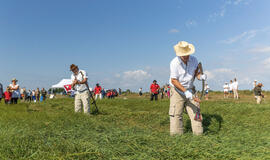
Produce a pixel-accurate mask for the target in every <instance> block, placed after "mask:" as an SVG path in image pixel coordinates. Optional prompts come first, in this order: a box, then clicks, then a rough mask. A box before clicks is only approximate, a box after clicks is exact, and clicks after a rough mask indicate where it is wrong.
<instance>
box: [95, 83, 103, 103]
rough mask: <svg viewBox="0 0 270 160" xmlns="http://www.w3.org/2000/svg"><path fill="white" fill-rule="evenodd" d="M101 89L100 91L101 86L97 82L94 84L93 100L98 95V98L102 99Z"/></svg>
mask: <svg viewBox="0 0 270 160" xmlns="http://www.w3.org/2000/svg"><path fill="white" fill-rule="evenodd" d="M101 91H102V88H101V86H100V85H99V84H98V83H97V84H96V87H95V89H94V93H95V100H97V99H98V97H99V99H102V93H101Z"/></svg>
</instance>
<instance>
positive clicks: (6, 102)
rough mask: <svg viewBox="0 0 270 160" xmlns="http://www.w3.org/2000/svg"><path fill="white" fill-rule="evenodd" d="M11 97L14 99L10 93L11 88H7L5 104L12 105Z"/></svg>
mask: <svg viewBox="0 0 270 160" xmlns="http://www.w3.org/2000/svg"><path fill="white" fill-rule="evenodd" d="M11 97H12V93H11V91H10V88H9V87H7V89H6V91H5V93H4V98H5V104H10V102H11Z"/></svg>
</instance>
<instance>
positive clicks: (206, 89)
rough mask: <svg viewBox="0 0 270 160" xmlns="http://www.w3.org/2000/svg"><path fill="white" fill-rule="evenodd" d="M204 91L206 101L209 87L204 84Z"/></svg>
mask: <svg viewBox="0 0 270 160" xmlns="http://www.w3.org/2000/svg"><path fill="white" fill-rule="evenodd" d="M204 90H205V95H204V96H205V100H208V96H209V90H210V87H209V85H208V84H207V83H206V84H205V87H204Z"/></svg>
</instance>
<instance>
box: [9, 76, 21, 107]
mask: <svg viewBox="0 0 270 160" xmlns="http://www.w3.org/2000/svg"><path fill="white" fill-rule="evenodd" d="M11 82H12V83H11V84H10V85H9V88H10V90H11V92H12V96H11V104H17V103H18V99H19V98H20V97H21V93H20V86H19V84H17V82H18V80H17V79H16V78H13V79H12V80H11Z"/></svg>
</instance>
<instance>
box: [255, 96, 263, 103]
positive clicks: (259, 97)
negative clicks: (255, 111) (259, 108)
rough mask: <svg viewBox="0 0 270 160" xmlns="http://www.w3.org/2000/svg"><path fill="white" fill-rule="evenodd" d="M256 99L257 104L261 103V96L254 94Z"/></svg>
mask: <svg viewBox="0 0 270 160" xmlns="http://www.w3.org/2000/svg"><path fill="white" fill-rule="evenodd" d="M255 97H256V99H257V104H261V102H262V96H255Z"/></svg>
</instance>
